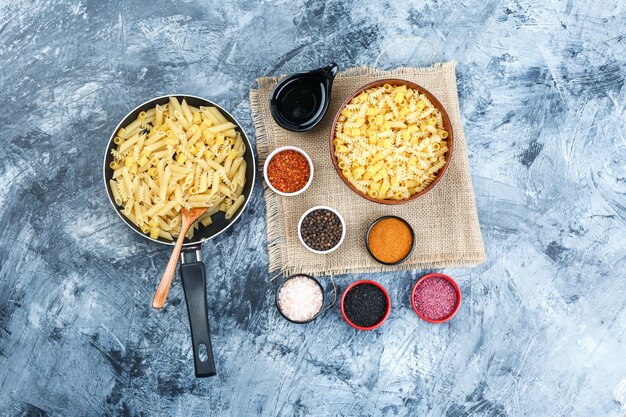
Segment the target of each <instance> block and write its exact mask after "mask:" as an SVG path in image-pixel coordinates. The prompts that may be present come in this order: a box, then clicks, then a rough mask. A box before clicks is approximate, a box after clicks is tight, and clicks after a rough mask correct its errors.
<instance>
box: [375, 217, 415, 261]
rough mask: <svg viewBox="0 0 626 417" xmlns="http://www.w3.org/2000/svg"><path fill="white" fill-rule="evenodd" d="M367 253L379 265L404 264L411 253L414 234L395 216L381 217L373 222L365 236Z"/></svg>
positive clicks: (408, 226) (410, 228) (411, 229)
mask: <svg viewBox="0 0 626 417" xmlns="http://www.w3.org/2000/svg"><path fill="white" fill-rule="evenodd" d="M365 245H366V247H367V251H368V252H369V253H370V255H372V258H374V259H376V260H377V261H378V262H380V263H381V264H385V265H396V264H399V263H401V262H404V261H405V260H406V259H407V258H408V257H409V256H410V255H411V252H413V247H414V246H415V232H414V231H413V228H412V227H411V225H410V224H409V223H408V222H407V221H406V220H404V219H402V218H400V217H397V216H383V217H380V218H378V219H376V220H375V221H374V223H372V224H371V226H370V227H369V229H368V230H367V234H366V235H365Z"/></svg>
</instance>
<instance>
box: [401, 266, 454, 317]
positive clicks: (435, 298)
mask: <svg viewBox="0 0 626 417" xmlns="http://www.w3.org/2000/svg"><path fill="white" fill-rule="evenodd" d="M411 305H412V306H413V310H415V312H416V313H417V315H418V316H420V318H422V319H423V320H426V321H427V322H429V323H445V322H446V321H448V320H450V319H451V318H452V317H454V315H455V314H456V312H457V311H459V307H460V306H461V289H460V288H459V285H458V284H457V283H456V281H455V280H453V279H452V278H450V277H449V276H447V275H444V274H439V273H433V274H428V275H424V276H423V277H422V278H420V279H419V280H418V281H417V282H416V283H415V286H414V287H413V291H411Z"/></svg>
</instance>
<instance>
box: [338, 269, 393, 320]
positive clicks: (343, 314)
mask: <svg viewBox="0 0 626 417" xmlns="http://www.w3.org/2000/svg"><path fill="white" fill-rule="evenodd" d="M362 284H372V285H374V286H376V287H378V288H379V289H380V290H381V291H382V292H383V294H385V299H386V300H387V310H386V311H385V315H384V316H383V318H382V319H381V320H380V321H379V322H378V323H376V324H375V325H373V326H369V327H363V326H358V325H356V324H354V323H352V322H351V321H350V319H348V316H347V315H346V311H345V309H344V301H345V299H346V294H348V293H349V292H350V291H351V290H352V289H353V288H354V287H356V286H357V285H362ZM339 305H340V307H341V315H342V316H343V319H344V320H345V321H346V323H348V324H349V325H350V326H352V327H354V328H355V329H357V330H366V331H367V330H374V329H376V328H378V327H380V326H381V325H382V324H383V323H384V322H385V320H387V317H389V312H390V311H391V298H389V293H388V292H387V290H386V289H385V287H383V286H382V285H380V284H379V283H378V282H376V281H372V280H369V279H362V280H360V281H356V282H353V283H352V284H350V286H348V288H346V290H345V291H344V292H343V295H342V296H341V303H340V304H339Z"/></svg>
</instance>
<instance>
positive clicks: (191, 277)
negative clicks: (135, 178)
mask: <svg viewBox="0 0 626 417" xmlns="http://www.w3.org/2000/svg"><path fill="white" fill-rule="evenodd" d="M173 96H174V97H176V98H177V99H178V101H182V100H183V99H184V100H186V101H187V103H188V104H190V105H192V106H195V107H199V106H214V107H217V108H218V109H219V110H220V111H221V112H222V114H223V115H224V117H226V119H228V121H229V122H231V123H233V124H235V125H236V126H237V127H238V129H239V131H240V132H241V134H242V137H243V140H244V143H245V145H246V152H245V153H244V156H243V157H244V160H245V161H246V184H245V185H244V187H243V191H242V194H243V195H244V197H245V201H244V204H242V206H241V207H240V208H239V210H237V212H236V213H235V215H234V216H233V217H232V218H231V219H230V220H226V219H225V218H224V213H222V212H218V213H217V214H215V215H213V217H212V220H213V223H212V224H210V225H209V226H207V227H203V226H202V225H200V226H199V228H198V230H196V232H195V233H194V236H193V239H187V238H185V241H184V244H183V249H182V251H181V255H180V259H181V265H180V268H179V273H180V279H181V281H182V284H183V291H184V293H185V301H186V303H187V312H188V313H189V327H190V328H191V342H192V345H193V357H194V365H195V370H196V377H198V378H201V377H207V376H214V375H215V374H216V371H215V362H214V360H213V349H212V347H211V335H210V329H209V319H208V307H207V291H206V270H205V267H204V262H202V251H201V249H202V244H203V243H204V242H205V241H207V240H208V239H211V238H214V237H216V236H218V235H219V234H220V233H222V232H224V231H225V230H227V229H228V228H230V227H231V226H232V225H233V224H234V223H235V221H237V219H238V218H239V217H241V214H242V213H243V211H244V210H245V209H246V206H247V205H248V201H249V200H250V195H251V193H252V187H253V186H254V179H255V173H256V171H255V167H256V164H255V160H254V153H253V152H252V147H251V145H250V140H249V139H248V136H247V135H246V132H245V131H244V130H243V129H242V127H241V124H240V123H239V122H238V121H237V119H235V118H234V117H233V116H232V115H231V114H230V113H229V112H227V111H226V110H224V108H222V107H221V106H219V105H218V104H215V103H213V102H212V101H210V100H207V99H204V98H201V97H196V96H190V95H182V94H173ZM169 99H170V96H161V97H157V98H153V99H152V100H149V101H146V102H145V103H143V104H140V105H139V106H137V107H135V108H134V109H133V110H132V111H131V112H130V113H128V114H127V115H126V117H124V119H123V120H122V121H121V122H120V123H119V124H118V125H117V127H116V128H115V130H114V131H113V133H112V134H111V137H110V138H109V143H108V145H107V148H106V152H105V155H104V167H103V173H104V186H105V187H106V190H107V194H108V196H109V201H110V202H111V205H112V206H113V208H114V209H115V212H116V213H117V214H118V216H120V218H121V219H122V220H123V221H124V223H126V225H127V226H128V227H130V228H131V229H132V230H134V231H135V232H136V233H138V234H140V235H141V236H142V237H144V238H146V239H148V240H151V241H153V242H156V243H160V244H163V245H169V246H174V242H170V241H168V240H165V239H163V238H158V239H153V238H151V237H150V236H148V235H146V234H144V233H142V232H141V229H139V227H137V226H136V225H134V224H133V223H132V222H131V221H130V220H128V219H127V218H126V217H125V216H124V215H123V214H122V213H121V207H118V206H117V205H116V204H115V200H114V198H113V194H112V193H111V188H110V185H109V180H110V179H111V177H112V175H113V170H112V169H111V168H110V166H109V164H110V163H111V161H112V160H113V156H112V155H111V149H112V148H113V147H114V146H117V145H115V144H114V143H113V138H114V137H115V134H116V133H117V131H118V130H119V129H120V128H121V127H124V126H127V125H128V124H129V123H130V122H132V121H134V120H135V119H136V118H137V116H138V115H139V113H140V112H142V111H147V110H149V109H151V108H154V107H155V106H156V105H157V104H161V105H163V104H165V103H168V102H169Z"/></svg>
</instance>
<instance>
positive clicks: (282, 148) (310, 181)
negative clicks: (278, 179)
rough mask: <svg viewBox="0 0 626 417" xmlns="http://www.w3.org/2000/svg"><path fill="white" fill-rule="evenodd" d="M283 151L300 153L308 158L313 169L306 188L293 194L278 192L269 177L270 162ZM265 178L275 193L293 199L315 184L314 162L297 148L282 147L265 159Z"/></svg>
mask: <svg viewBox="0 0 626 417" xmlns="http://www.w3.org/2000/svg"><path fill="white" fill-rule="evenodd" d="M282 151H296V152H298V153H299V154H301V155H302V156H304V157H305V158H306V160H307V162H308V163H309V168H310V169H311V175H309V180H308V181H307V183H306V184H305V185H304V187H302V188H301V189H299V190H298V191H295V192H293V193H284V192H282V191H278V190H277V189H276V188H274V186H273V185H272V183H271V182H270V179H269V178H268V176H267V167H268V166H269V164H270V161H271V160H272V158H273V157H274V155H276V154H277V153H279V152H282ZM263 178H265V183H266V184H267V186H268V187H270V189H271V190H272V191H274V192H275V193H276V194H279V195H282V196H285V197H291V196H294V195H298V194H302V193H303V192H305V191H306V189H307V188H309V186H310V185H311V183H312V182H313V161H311V158H310V157H309V155H308V154H307V153H306V152H304V151H303V150H302V149H300V148H296V147H295V146H281V147H280V148H277V149H274V151H273V152H272V153H270V154H269V156H268V157H267V159H265V164H263Z"/></svg>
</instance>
